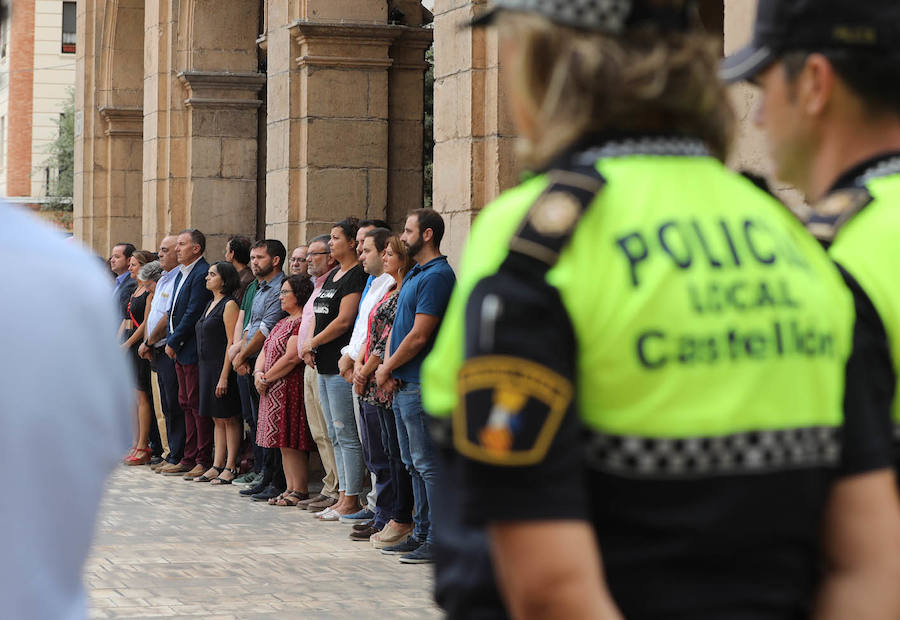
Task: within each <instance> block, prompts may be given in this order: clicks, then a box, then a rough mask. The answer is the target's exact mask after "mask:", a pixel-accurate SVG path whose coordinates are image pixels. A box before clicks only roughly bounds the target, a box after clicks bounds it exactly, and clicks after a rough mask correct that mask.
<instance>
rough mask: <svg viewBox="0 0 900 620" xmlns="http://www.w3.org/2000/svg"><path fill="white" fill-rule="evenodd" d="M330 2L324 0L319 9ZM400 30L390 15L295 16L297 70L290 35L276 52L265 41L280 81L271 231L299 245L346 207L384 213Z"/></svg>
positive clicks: (272, 136) (269, 192)
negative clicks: (287, 54)
mask: <svg viewBox="0 0 900 620" xmlns="http://www.w3.org/2000/svg"><path fill="white" fill-rule="evenodd" d="M312 4H313V3H312V2H309V3H308V4H307V10H308V11H309V10H310V9H312V8H313V7H311V6H310V5H312ZM334 4H340V3H334ZM352 4H353V6H355V7H356V8H355V9H354V10H355V11H357V12H358V11H359V10H360V5H368V6H370V7H372V8H373V10H374V9H377V11H376V13H379V12H381V9H382V8H385V9H386V7H382V6H381V3H352ZM330 6H331V3H322V10H323V11H326V10H330V9H329V8H328V7H330ZM347 7H348V10H350V4H348V5H347ZM273 16H274V15H273ZM273 16H272V17H273ZM272 17H270V29H271V28H272V26H271V23H272V21H271V20H272ZM376 17H377V16H376ZM401 30H402V28H401V27H396V26H388V25H387V24H384V23H382V24H377V23H374V24H373V23H368V24H363V23H346V22H345V23H331V22H329V23H319V22H315V21H311V20H309V19H304V20H298V21H295V22H294V23H293V24H292V25H291V26H290V32H291V34H292V35H293V38H294V43H293V44H292V54H293V53H296V54H297V55H296V56H294V63H295V65H296V66H295V68H291V69H286V68H285V67H284V57H283V50H284V49H285V46H284V41H283V40H281V41H280V44H281V47H282V49H281V50H280V51H276V50H275V49H274V44H275V40H274V38H273V40H270V41H268V45H267V47H268V58H269V62H270V63H271V65H270V66H271V67H272V70H273V73H276V74H277V78H276V80H277V81H275V82H273V84H272V87H271V88H270V90H269V93H268V105H269V108H268V111H269V137H268V140H269V152H268V157H267V162H268V168H269V170H268V175H267V182H266V234H267V236H270V237H276V238H279V239H283V240H285V241H286V245H288V246H293V245H297V244H299V243H300V242H302V241H305V240H307V239H310V238H312V237H313V236H315V235H317V234H321V233H324V232H327V231H328V230H329V229H330V227H331V224H332V223H334V222H336V221H338V220H340V219H342V218H344V217H345V216H347V215H356V216H359V217H361V218H365V217H370V218H371V217H377V218H384V217H385V216H386V213H387V183H388V178H387V177H388V170H387V166H388V68H389V67H390V66H391V62H392V61H391V58H390V55H389V49H390V45H391V43H392V42H393V40H394V39H395V38H397V37H398V36H399V34H400V31H401ZM273 77H276V76H275V75H273ZM285 94H288V95H289V98H290V102H289V103H288V102H285V100H284V96H285ZM279 102H281V103H279ZM420 131H421V130H420Z"/></svg>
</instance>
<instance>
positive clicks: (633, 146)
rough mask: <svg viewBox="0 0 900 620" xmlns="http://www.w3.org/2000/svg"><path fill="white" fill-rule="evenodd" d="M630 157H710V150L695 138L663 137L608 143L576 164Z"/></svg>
mask: <svg viewBox="0 0 900 620" xmlns="http://www.w3.org/2000/svg"><path fill="white" fill-rule="evenodd" d="M629 155H657V156H663V157H709V156H710V153H709V149H708V148H706V145H705V144H703V141H702V140H697V139H695V138H678V137H661V138H637V139H630V140H619V141H614V142H606V143H604V144H602V145H600V146H597V147H594V148H591V149H587V150H585V151H583V152H582V153H579V154H578V156H577V158H576V162H577V163H578V164H579V165H583V166H589V165H592V164H593V163H594V162H596V161H597V160H598V159H603V158H608V157H628V156H629Z"/></svg>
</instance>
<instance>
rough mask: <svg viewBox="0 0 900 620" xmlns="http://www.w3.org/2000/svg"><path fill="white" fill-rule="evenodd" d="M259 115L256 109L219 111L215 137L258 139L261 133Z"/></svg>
mask: <svg viewBox="0 0 900 620" xmlns="http://www.w3.org/2000/svg"><path fill="white" fill-rule="evenodd" d="M257 115H258V111H257V110H256V109H255V108H249V109H237V110H231V109H225V110H218V111H217V112H216V133H215V135H218V136H229V137H232V138H253V139H256V136H257V134H258V132H259V127H258V121H257Z"/></svg>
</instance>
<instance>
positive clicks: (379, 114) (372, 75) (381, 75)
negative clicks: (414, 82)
mask: <svg viewBox="0 0 900 620" xmlns="http://www.w3.org/2000/svg"><path fill="white" fill-rule="evenodd" d="M367 77H368V89H367V92H368V96H367V102H368V108H367V110H366V117H368V118H383V119H387V118H388V99H389V97H388V92H389V91H388V89H389V79H388V72H387V71H369V72H368V73H367ZM419 92H420V93H421V92H422V89H421V88H420V89H419Z"/></svg>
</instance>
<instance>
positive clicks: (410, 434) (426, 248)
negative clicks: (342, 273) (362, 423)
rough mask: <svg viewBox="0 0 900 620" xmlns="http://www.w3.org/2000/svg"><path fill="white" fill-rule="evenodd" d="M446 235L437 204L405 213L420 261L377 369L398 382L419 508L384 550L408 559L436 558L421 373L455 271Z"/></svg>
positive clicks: (382, 381)
mask: <svg viewBox="0 0 900 620" xmlns="http://www.w3.org/2000/svg"><path fill="white" fill-rule="evenodd" d="M443 236H444V219H443V218H442V217H441V215H440V214H439V213H438V212H437V211H435V210H433V209H416V210H415V211H413V212H412V213H410V215H409V217H407V218H406V226H405V228H404V230H403V234H401V235H400V239H401V240H402V241H403V242H404V243H405V244H406V246H407V247H408V248H409V255H410V256H412V257H413V258H414V259H415V261H416V266H415V267H413V268H412V269H411V270H410V272H409V273H408V274H406V277H405V278H404V279H403V286H402V288H401V289H400V296H399V298H398V299H397V313H396V315H395V317H394V326H393V328H392V330H391V336H390V345H389V347H388V352H389V353H388V356H387V359H385V360H384V363H383V364H382V365H381V366H380V367H379V368H378V370H377V371H376V373H375V379H376V381H377V382H378V386H379V387H389V386H390V383H391V382H392V381H396V387H397V392H396V394H395V395H394V415H395V416H396V418H397V427H398V429H399V428H401V427H402V428H403V429H405V433H403V432H400V433H398V434H399V435H400V454H401V457H402V459H403V463H404V464H405V465H406V467H407V469H409V471H410V474H411V475H412V478H413V495H414V497H415V505H416V513H415V514H414V515H413V521H414V522H415V528H414V530H413V533H412V535H410V537H409V538H408V539H407V540H406V541H404V542H402V543H400V544H398V545H394V546H392V547H386V548H384V549H382V550H381V552H382V553H384V554H386V555H400V556H401V557H400V561H401V562H403V563H406V564H424V563H430V562H433V561H434V560H433V555H432V543H433V537H432V531H431V521H430V514H429V510H430V506H431V502H432V498H433V497H434V495H435V490H436V489H435V483H436V480H437V452H436V449H435V446H434V442H433V441H432V439H431V436H430V435H429V434H428V430H427V428H426V425H427V420H426V416H425V410H424V409H423V408H422V397H421V385H420V379H419V372H420V369H421V366H422V361H423V360H424V359H425V356H427V355H428V353H429V352H430V351H431V348H432V346H434V338H435V335H436V334H437V329H438V326H439V325H440V323H441V318H442V317H443V316H444V312H445V311H446V310H447V302H448V301H449V299H450V293H451V292H452V291H453V285H454V284H455V283H456V276H455V275H454V273H453V269H451V268H450V264H449V263H448V262H447V257H446V256H443V255H442V254H441V252H440V245H441V239H442V238H443Z"/></svg>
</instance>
